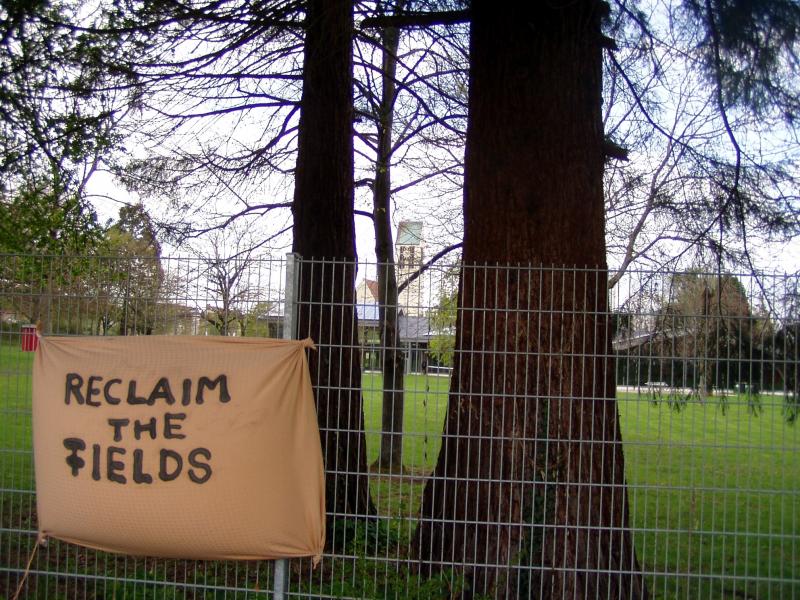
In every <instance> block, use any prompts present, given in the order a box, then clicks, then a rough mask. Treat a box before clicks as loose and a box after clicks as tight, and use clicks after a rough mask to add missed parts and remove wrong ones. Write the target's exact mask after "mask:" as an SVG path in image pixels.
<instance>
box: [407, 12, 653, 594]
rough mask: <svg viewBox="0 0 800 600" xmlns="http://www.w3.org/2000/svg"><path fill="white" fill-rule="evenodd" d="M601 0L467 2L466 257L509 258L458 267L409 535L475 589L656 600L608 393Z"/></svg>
mask: <svg viewBox="0 0 800 600" xmlns="http://www.w3.org/2000/svg"><path fill="white" fill-rule="evenodd" d="M602 8H603V4H602V3H600V2H598V1H596V0H578V1H577V2H549V3H546V4H540V3H527V4H522V3H520V4H518V5H515V6H514V7H511V6H507V7H505V8H504V9H502V10H498V9H497V7H496V5H494V4H490V3H489V2H485V1H482V0H477V1H475V2H473V4H472V15H473V18H472V30H471V48H470V52H471V70H470V91H469V93H470V97H469V124H468V130H467V147H466V167H465V169H466V170H465V174H466V181H465V198H464V221H465V232H464V263H465V265H475V264H484V265H485V264H487V263H491V264H498V263H502V265H504V266H503V267H500V268H497V267H492V268H490V267H470V266H466V267H465V268H464V269H463V271H462V278H461V284H460V287H459V311H458V317H457V324H456V358H455V365H454V371H453V378H452V380H451V389H450V400H449V406H448V414H447V420H446V424H445V431H444V438H443V441H442V449H441V452H440V454H439V458H438V462H437V465H436V468H435V471H434V474H433V477H432V478H431V479H430V480H429V482H428V483H427V485H426V487H425V490H424V493H423V504H422V509H421V522H420V525H419V527H418V530H417V532H416V534H415V538H414V542H413V546H414V548H413V549H414V551H415V552H416V554H417V556H418V557H419V558H420V560H421V566H422V568H423V571H430V570H435V569H439V568H443V567H446V566H448V565H449V564H451V563H452V564H454V565H456V566H458V565H459V564H461V565H465V566H464V574H465V577H466V584H467V588H466V590H465V591H464V593H463V595H464V596H465V597H472V596H474V595H478V594H480V595H482V594H488V595H491V596H494V597H508V596H512V597H514V596H516V597H539V598H562V597H569V598H573V597H577V598H640V597H642V596H644V595H645V594H646V591H645V589H644V585H643V580H642V578H641V576H640V575H639V573H638V572H639V567H638V563H637V561H636V557H635V554H634V551H633V545H632V539H631V535H630V531H629V529H628V519H629V514H628V500H627V494H626V492H625V487H624V483H625V480H624V458H623V453H622V444H621V437H620V431H619V419H618V414H617V407H616V403H615V401H614V390H615V384H614V370H613V359H612V356H611V336H610V319H609V317H608V300H607V281H608V278H607V277H608V276H607V269H606V262H605V239H604V214H603V192H602V174H603V159H604V157H603V150H602V142H603V130H602V123H601V119H600V100H601V99H600V94H601V90H602V83H601V37H600V18H601V11H602ZM531 264H533V265H538V266H537V267H535V268H531V267H530V266H528V267H515V266H512V265H531ZM542 265H543V266H542ZM564 267H567V268H564ZM587 267H588V269H587Z"/></svg>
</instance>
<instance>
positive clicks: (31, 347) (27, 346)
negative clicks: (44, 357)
mask: <svg viewBox="0 0 800 600" xmlns="http://www.w3.org/2000/svg"><path fill="white" fill-rule="evenodd" d="M21 333H22V336H21V340H20V343H21V345H22V351H23V352H35V351H36V348H38V347H39V337H38V336H37V335H36V325H23V326H22V329H21Z"/></svg>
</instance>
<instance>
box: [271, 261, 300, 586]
mask: <svg viewBox="0 0 800 600" xmlns="http://www.w3.org/2000/svg"><path fill="white" fill-rule="evenodd" d="M298 258H300V256H299V255H298V254H294V253H292V252H289V253H288V254H286V282H285V283H284V288H283V299H284V302H283V339H285V340H291V339H294V338H295V334H296V331H295V330H296V328H297V321H296V315H297V305H296V302H297V282H298V281H299V279H298V275H299V273H298V264H297V259H298ZM288 589H289V560H288V559H286V558H279V559H277V560H275V561H274V570H273V573H272V598H273V600H285V597H286V593H287V590H288Z"/></svg>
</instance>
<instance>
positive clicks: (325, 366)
mask: <svg viewBox="0 0 800 600" xmlns="http://www.w3.org/2000/svg"><path fill="white" fill-rule="evenodd" d="M70 260H71V259H65V258H63V257H58V258H52V259H43V258H41V257H3V258H2V261H3V262H2V269H3V278H2V280H0V285H2V286H3V288H2V294H0V297H2V302H3V304H2V306H0V308H1V309H2V310H3V315H2V322H1V324H0V333H1V334H2V335H1V336H0V338H1V339H2V345H0V352H1V353H0V359H1V360H2V364H0V368H1V373H2V377H3V380H2V382H1V384H0V385H1V387H0V412H2V422H0V457H1V458H2V462H0V478H1V479H0V487H1V488H2V497H0V519H2V520H1V521H0V525H2V530H0V533H2V540H0V557H1V558H0V595H2V594H5V595H6V596H9V595H10V594H12V593H13V589H14V588H15V586H16V582H17V581H18V578H19V576H20V573H21V572H22V571H24V568H25V563H26V561H27V558H28V555H29V553H30V551H31V549H32V547H33V544H34V542H35V496H34V491H33V485H32V465H31V458H30V413H29V403H30V381H29V375H30V353H26V352H22V351H21V349H20V345H21V342H22V339H23V336H22V335H21V334H20V332H19V325H18V322H19V321H23V320H24V321H32V320H35V319H34V316H36V318H37V319H40V320H41V321H42V323H43V325H44V326H45V328H46V330H48V331H51V332H53V333H76V334H77V333H91V334H107V335H117V334H120V333H128V334H148V333H170V334H173V333H175V334H195V335H197V334H199V335H203V334H206V335H224V334H227V335H268V336H272V337H281V336H282V335H284V332H283V331H282V329H281V328H282V327H283V322H284V317H285V314H286V310H287V308H286V307H285V306H284V305H283V303H282V302H283V298H284V295H283V290H282V286H283V282H284V281H285V273H284V269H285V265H284V263H283V261H254V262H252V261H251V263H250V264H248V266H247V268H246V269H241V271H242V273H246V275H242V276H241V277H240V279H241V282H240V284H239V285H238V286H234V287H235V289H229V290H226V289H223V288H224V286H223V287H222V288H221V287H220V286H218V285H215V284H214V283H213V281H212V279H213V276H212V275H213V273H212V270H211V269H209V265H207V264H204V263H203V261H199V260H194V259H192V260H190V259H163V258H162V259H160V261H153V260H152V259H151V260H150V261H149V262H148V261H141V262H140V261H131V260H128V262H127V263H126V264H124V265H123V264H120V263H113V261H102V260H100V259H80V261H78V262H77V263H75V264H73V263H71V262H70ZM87 265H88V266H87ZM383 267H384V266H383V265H374V264H368V265H367V264H361V265H358V267H357V268H356V265H352V264H348V263H343V262H333V261H309V260H301V261H298V264H297V270H298V274H297V277H296V281H297V286H298V287H297V289H296V290H293V291H294V292H295V297H296V298H298V305H297V307H296V317H297V318H296V319H295V320H294V323H295V325H294V327H295V328H296V330H295V331H294V332H293V334H294V335H296V336H300V337H306V336H310V337H312V338H313V339H314V340H315V341H316V342H317V343H318V346H319V350H318V351H317V352H316V353H311V355H310V363H311V367H312V379H313V380H314V383H315V388H316V394H317V402H318V407H317V408H318V414H319V420H320V426H321V436H322V444H323V449H324V454H325V460H326V473H327V476H326V484H327V485H326V494H327V512H328V532H327V534H328V544H327V548H326V553H325V555H324V557H323V561H322V563H321V564H320V565H319V566H317V568H316V569H313V568H312V566H311V564H310V561H307V560H295V561H291V564H290V569H289V571H290V572H289V582H288V591H289V595H292V596H297V597H309V596H311V597H352V598H366V597H374V598H384V597H390V598H391V597H401V596H411V597H432V598H436V597H441V598H449V597H454V596H461V595H463V596H466V597H475V596H487V597H542V598H546V597H559V598H560V597H581V598H594V597H626V598H636V597H642V596H644V595H645V594H646V595H648V596H650V597H655V598H675V597H680V598H731V597H742V598H796V597H797V596H798V595H799V594H800V592H799V591H798V590H799V589H800V554H799V553H798V541H799V540H800V521H799V520H798V506H800V452H798V450H800V434H798V429H797V426H796V425H795V421H796V418H797V414H798V412H797V411H798V408H800V407H798V391H800V390H798V375H800V373H798V371H799V370H800V367H798V333H799V332H800V325H798V310H799V309H800V305H799V304H798V300H800V295H799V294H798V280H797V278H796V277H786V276H769V277H767V276H760V277H753V276H746V275H734V274H719V273H716V274H713V273H712V274H703V273H654V272H631V273H629V274H628V275H627V276H626V277H625V278H624V279H622V280H621V281H620V282H619V283H618V284H617V285H616V286H615V287H614V288H613V289H612V290H608V289H607V274H606V273H604V272H595V271H591V270H580V269H541V268H507V267H503V268H500V267H486V266H485V267H470V268H463V267H461V266H459V265H450V266H439V267H435V268H432V269H429V270H427V271H425V272H424V273H423V274H421V275H420V276H419V277H417V278H416V280H415V283H416V285H415V287H414V288H411V289H412V290H413V293H405V294H403V293H402V291H403V289H408V285H407V286H406V287H405V288H403V284H404V283H405V282H404V281H403V280H401V281H400V282H399V283H400V286H401V289H400V290H399V291H397V290H392V286H391V285H389V280H388V279H387V278H386V277H384V276H383V275H384V274H382V273H381V269H382V268H383ZM148 273H149V275H147V274H148ZM153 273H155V274H156V276H153ZM403 276H404V277H406V278H407V275H405V274H404V275H403ZM223 279H224V278H219V280H220V281H222V280H223ZM154 281H155V282H156V283H157V284H158V285H153V283H154ZM354 282H355V286H353V283H354ZM459 286H460V287H461V290H462V292H461V301H460V302H459V299H458V290H459ZM354 288H355V289H354ZM290 296H291V295H290ZM387 298H389V299H391V298H395V299H397V300H395V303H394V304H390V305H388V306H387V304H386V299H387ZM290 309H291V308H290ZM36 310H38V312H35V311H36ZM612 398H616V402H614V401H613V400H612ZM271 585H272V582H271V572H270V567H269V565H268V564H267V563H258V562H250V563H248V562H226V563H217V562H195V561H164V560H159V559H155V558H147V559H142V558H139V559H137V558H134V557H123V556H116V555H108V554H103V553H99V552H94V551H91V550H86V549H83V548H79V547H77V546H71V545H68V544H59V543H57V542H51V544H50V545H49V546H48V547H47V548H45V549H41V550H40V554H39V555H38V556H37V557H36V559H35V560H34V563H33V566H32V570H31V575H30V581H29V583H28V584H27V585H26V587H25V588H24V589H23V595H22V597H31V598H34V597H41V598H50V597H59V596H63V597H76V598H84V597H88V598H127V597H131V598H134V597H136V598H140V597H142V598H172V597H177V598H186V597H207V596H212V595H213V596H214V597H220V598H227V597H230V598H240V597H241V598H246V597H260V596H261V595H264V594H265V593H266V592H265V590H269V589H271Z"/></svg>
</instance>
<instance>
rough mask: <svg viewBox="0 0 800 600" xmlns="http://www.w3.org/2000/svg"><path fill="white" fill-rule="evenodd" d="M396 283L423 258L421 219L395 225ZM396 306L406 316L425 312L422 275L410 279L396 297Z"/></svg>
mask: <svg viewBox="0 0 800 600" xmlns="http://www.w3.org/2000/svg"><path fill="white" fill-rule="evenodd" d="M396 245H397V283H398V285H402V283H403V282H404V281H405V280H406V279H408V277H409V276H410V275H411V274H412V273H414V272H416V271H417V270H418V269H419V268H420V267H421V266H422V262H423V258H424V249H425V244H424V240H423V238H422V222H421V221H400V225H398V227H397V244H396ZM397 303H398V306H399V308H400V310H401V311H402V313H403V314H405V315H407V316H413V317H416V316H421V315H423V314H424V313H425V310H424V309H425V305H424V303H423V300H422V277H418V278H417V279H415V280H414V281H412V282H411V283H410V284H409V285H408V286H407V287H406V288H405V289H404V290H403V291H402V292H400V295H399V297H398V299H397Z"/></svg>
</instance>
